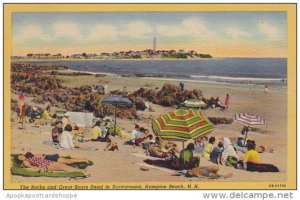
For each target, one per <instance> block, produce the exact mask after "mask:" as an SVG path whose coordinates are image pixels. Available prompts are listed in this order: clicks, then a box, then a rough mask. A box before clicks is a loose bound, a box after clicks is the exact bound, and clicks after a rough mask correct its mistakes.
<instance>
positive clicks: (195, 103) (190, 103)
mask: <svg viewBox="0 0 300 200" xmlns="http://www.w3.org/2000/svg"><path fill="white" fill-rule="evenodd" d="M183 105H184V106H186V107H189V108H201V107H202V106H205V105H206V103H204V102H203V101H202V100H200V99H188V100H185V101H184V102H183Z"/></svg>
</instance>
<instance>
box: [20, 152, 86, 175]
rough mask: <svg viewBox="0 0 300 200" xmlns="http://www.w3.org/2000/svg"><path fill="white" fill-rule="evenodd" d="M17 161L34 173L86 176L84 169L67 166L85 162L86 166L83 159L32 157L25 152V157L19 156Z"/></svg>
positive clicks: (55, 156) (51, 156)
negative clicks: (81, 174) (68, 173)
mask: <svg viewBox="0 0 300 200" xmlns="http://www.w3.org/2000/svg"><path fill="white" fill-rule="evenodd" d="M18 160H20V161H22V162H23V165H24V166H25V167H26V168H31V169H32V170H34V171H43V172H49V171H64V172H81V173H84V174H85V175H87V171H86V170H85V169H79V168H75V167H71V166H69V165H67V164H72V163H78V162H85V163H87V164H88V160H87V159H84V158H77V159H76V158H70V159H67V158H62V157H60V156H59V155H58V154H52V155H34V154H32V153H30V152H27V153H26V154H25V155H19V156H18Z"/></svg>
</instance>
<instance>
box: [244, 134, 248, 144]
mask: <svg viewBox="0 0 300 200" xmlns="http://www.w3.org/2000/svg"><path fill="white" fill-rule="evenodd" d="M247 135H248V131H247V132H246V134H245V139H244V146H245V145H246V140H247Z"/></svg>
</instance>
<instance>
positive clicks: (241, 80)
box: [59, 69, 287, 88]
mask: <svg viewBox="0 0 300 200" xmlns="http://www.w3.org/2000/svg"><path fill="white" fill-rule="evenodd" d="M59 72H63V73H82V72H84V73H87V74H91V75H98V74H103V75H107V76H116V77H118V76H119V77H128V78H130V77H131V78H143V79H150V80H160V81H178V82H180V81H182V82H190V83H207V84H216V85H230V86H238V85H239V84H243V86H245V85H248V86H257V85H259V86H262V85H264V84H265V82H266V81H278V82H281V80H282V79H280V78H278V79H276V78H247V77H226V76H200V77H199V78H200V79H195V78H193V76H191V77H190V79H189V77H188V76H185V77H182V78H178V77H170V76H151V75H150V74H147V73H144V74H142V73H141V74H140V73H136V74H129V73H127V74H115V73H109V72H92V71H84V70H82V71H80V70H73V69H66V70H59ZM137 75H140V76H137ZM201 78H202V80H201ZM205 79H208V80H205ZM212 79H215V80H212ZM220 79H223V80H225V81H222V80H221V81H217V80H220ZM226 80H227V81H226ZM284 80H285V82H286V81H287V79H284ZM249 81H254V82H251V83H249ZM255 81H257V82H255ZM268 83H269V84H270V85H273V86H278V87H283V88H286V87H287V85H284V84H276V83H273V84H272V82H268Z"/></svg>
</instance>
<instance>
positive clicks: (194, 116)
mask: <svg viewBox="0 0 300 200" xmlns="http://www.w3.org/2000/svg"><path fill="white" fill-rule="evenodd" d="M152 128H153V132H154V133H155V134H156V135H157V136H160V137H161V138H163V139H168V140H178V141H182V144H183V149H184V142H185V141H187V140H189V139H194V138H197V137H200V136H202V135H204V134H206V133H209V132H211V131H212V129H213V124H212V123H211V122H210V121H209V119H208V118H207V117H206V116H205V114H204V113H203V112H202V111H200V110H176V111H173V112H169V113H166V114H163V115H161V116H160V117H159V118H157V119H155V120H153V121H152Z"/></svg>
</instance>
